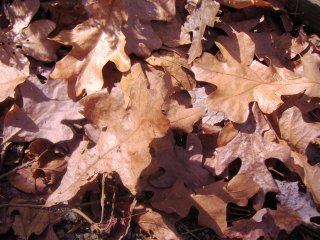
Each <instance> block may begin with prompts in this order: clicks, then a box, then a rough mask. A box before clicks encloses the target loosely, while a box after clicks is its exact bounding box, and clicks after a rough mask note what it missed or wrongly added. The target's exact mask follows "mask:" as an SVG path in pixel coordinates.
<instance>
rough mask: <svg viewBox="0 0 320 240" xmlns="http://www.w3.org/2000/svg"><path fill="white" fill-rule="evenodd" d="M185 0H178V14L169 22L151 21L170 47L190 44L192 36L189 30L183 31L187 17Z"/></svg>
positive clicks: (165, 43)
mask: <svg viewBox="0 0 320 240" xmlns="http://www.w3.org/2000/svg"><path fill="white" fill-rule="evenodd" d="M184 6H185V1H180V0H178V1H176V14H175V16H174V18H173V19H171V20H170V21H169V22H160V21H154V22H151V24H152V28H153V29H154V31H155V32H156V33H157V35H158V36H159V38H160V39H161V41H162V43H163V44H164V45H166V46H168V47H179V46H181V45H185V44H190V43H191V38H190V34H189V33H188V32H185V31H183V24H184V20H185V18H186V16H185V15H186V13H185V8H184Z"/></svg>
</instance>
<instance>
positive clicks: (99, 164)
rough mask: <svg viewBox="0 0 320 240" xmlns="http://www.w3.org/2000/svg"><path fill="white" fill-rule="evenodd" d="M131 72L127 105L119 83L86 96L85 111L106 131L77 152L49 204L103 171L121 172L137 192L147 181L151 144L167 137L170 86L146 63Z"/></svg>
mask: <svg viewBox="0 0 320 240" xmlns="http://www.w3.org/2000/svg"><path fill="white" fill-rule="evenodd" d="M128 74H130V75H131V77H132V81H131V82H132V85H131V92H130V93H131V94H130V99H131V102H130V106H129V107H128V108H125V105H124V97H123V94H122V91H121V89H120V88H119V87H114V88H113V89H112V91H111V93H110V94H108V93H107V92H106V91H101V92H99V93H96V94H93V95H91V96H88V97H86V98H84V99H83V100H82V104H83V105H84V115H85V116H86V117H87V118H88V119H89V120H91V121H93V123H95V124H96V125H97V126H99V127H100V128H105V127H106V130H104V131H102V132H101V134H100V137H99V140H98V142H97V145H96V146H95V147H90V145H89V143H88V142H85V141H84V142H82V143H81V144H80V145H79V147H78V148H77V149H76V150H75V151H74V152H73V154H72V155H71V158H70V160H69V161H68V169H67V172H66V174H65V176H64V177H63V179H62V181H61V185H60V186H59V188H58V189H57V190H56V191H55V192H54V193H53V194H51V195H50V197H49V198H48V200H47V202H46V205H47V206H51V205H54V204H56V203H59V202H63V201H68V200H69V199H71V198H72V197H73V196H75V195H76V193H77V192H78V190H79V189H80V187H81V186H83V185H85V184H86V183H88V182H90V181H92V180H93V179H94V178H95V177H96V176H97V174H98V173H104V172H108V173H112V172H116V173H117V174H119V176H120V178H121V180H122V182H123V184H124V185H125V186H126V187H127V188H128V189H129V190H130V191H131V192H132V193H135V192H136V191H137V189H139V185H138V182H139V181H145V180H146V179H145V175H149V174H150V173H148V170H145V168H147V166H148V165H149V164H150V163H151V156H150V153H149V144H150V142H151V141H152V140H153V139H154V138H157V137H162V136H164V135H165V133H166V131H167V129H168V127H169V122H168V120H167V119H166V118H165V117H164V116H163V115H162V112H161V108H162V104H163V101H164V98H165V96H166V87H165V83H164V81H163V80H162V79H160V78H158V77H157V76H155V75H153V74H152V73H151V72H148V71H146V69H144V67H143V66H142V65H141V64H138V63H137V64H135V65H133V67H132V69H131V72H130V73H128ZM108 104H109V105H108ZM94 106H97V107H94ZM98 106H107V108H103V107H98ZM108 106H111V109H109V108H108Z"/></svg>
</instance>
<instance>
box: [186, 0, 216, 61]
mask: <svg viewBox="0 0 320 240" xmlns="http://www.w3.org/2000/svg"><path fill="white" fill-rule="evenodd" d="M219 8H220V4H219V3H217V2H216V1H213V0H202V1H201V4H200V6H197V8H195V9H194V10H193V11H192V12H191V14H190V15H189V16H188V17H187V21H186V22H185V24H184V25H183V28H184V29H183V31H185V32H192V43H191V46H190V49H189V52H188V54H189V58H188V63H191V62H192V61H193V60H194V59H196V58H197V57H199V56H200V55H201V54H202V38H203V35H204V32H205V29H206V26H210V27H213V25H214V22H215V20H216V15H217V13H218V11H219Z"/></svg>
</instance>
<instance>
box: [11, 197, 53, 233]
mask: <svg viewBox="0 0 320 240" xmlns="http://www.w3.org/2000/svg"><path fill="white" fill-rule="evenodd" d="M12 202H13V203H15V202H14V201H12ZM15 210H16V211H19V213H20V214H19V215H16V216H15V219H14V223H13V225H12V228H13V231H14V233H15V235H17V236H18V237H19V238H21V239H29V237H30V236H31V234H36V235H40V234H41V233H42V232H43V231H44V230H45V229H46V228H47V226H48V225H49V213H48V211H47V210H40V209H37V211H35V210H34V209H32V208H14V207H11V208H9V211H10V212H12V211H15Z"/></svg>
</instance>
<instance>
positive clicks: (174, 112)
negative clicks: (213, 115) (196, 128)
mask: <svg viewBox="0 0 320 240" xmlns="http://www.w3.org/2000/svg"><path fill="white" fill-rule="evenodd" d="M204 114H205V111H204V110H203V109H202V108H183V107H179V108H171V109H170V110H169V111H168V112H167V113H166V116H167V118H168V119H169V121H170V126H171V127H172V128H174V129H180V130H183V131H185V132H187V133H190V132H192V130H193V125H194V124H195V123H196V122H197V121H198V120H199V119H200V118H201V117H202V116H204Z"/></svg>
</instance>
